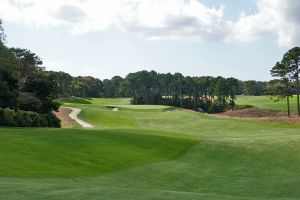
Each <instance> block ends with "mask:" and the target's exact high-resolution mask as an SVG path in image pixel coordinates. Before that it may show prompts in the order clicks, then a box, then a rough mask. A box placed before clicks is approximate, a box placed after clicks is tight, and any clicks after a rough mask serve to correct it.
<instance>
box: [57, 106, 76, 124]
mask: <svg viewBox="0 0 300 200" xmlns="http://www.w3.org/2000/svg"><path fill="white" fill-rule="evenodd" d="M71 112H72V110H71V109H69V108H59V110H58V112H54V114H55V115H56V116H57V117H58V118H59V119H60V120H61V125H62V127H64V128H73V127H74V126H75V125H76V124H77V123H76V121H75V120H73V119H71V118H70V117H69V115H70V113H71Z"/></svg>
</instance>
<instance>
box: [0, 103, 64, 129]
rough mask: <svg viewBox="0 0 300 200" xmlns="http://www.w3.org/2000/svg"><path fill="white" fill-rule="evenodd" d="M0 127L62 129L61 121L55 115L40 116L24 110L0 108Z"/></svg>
mask: <svg viewBox="0 0 300 200" xmlns="http://www.w3.org/2000/svg"><path fill="white" fill-rule="evenodd" d="M0 126H11V127H56V128H60V127H61V125H60V120H59V119H58V118H57V117H56V116H55V115H54V114H53V113H48V114H38V113H35V112H28V111H22V110H17V111H14V110H10V109H1V108H0Z"/></svg>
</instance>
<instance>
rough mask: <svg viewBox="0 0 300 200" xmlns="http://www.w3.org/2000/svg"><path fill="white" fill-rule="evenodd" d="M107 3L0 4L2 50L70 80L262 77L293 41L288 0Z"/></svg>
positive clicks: (21, 0) (1, 0)
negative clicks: (15, 50) (144, 75)
mask: <svg viewBox="0 0 300 200" xmlns="http://www.w3.org/2000/svg"><path fill="white" fill-rule="evenodd" d="M12 2H13V3H12ZM107 2H108V1H96V0H86V1H84V2H83V1H81V0H60V1H58V0H52V1H47V0H44V1H41V0H39V1H38V0H27V1H25V0H15V1H8V0H0V5H2V6H0V17H1V18H2V19H3V20H4V27H5V31H6V34H7V36H8V38H7V45H8V46H14V47H22V48H28V49H30V50H32V51H33V52H36V53H37V54H38V55H39V56H40V57H41V58H42V59H43V61H44V65H45V66H46V68H47V69H48V70H55V71H65V72H68V73H70V74H72V75H74V76H78V75H91V76H94V77H97V78H101V79H104V78H111V77H112V76H114V75H121V76H125V75H126V74H128V73H129V72H135V71H138V70H144V69H145V70H156V71H158V72H181V73H183V74H184V75H191V76H202V75H212V76H218V75H221V76H225V77H231V76H233V77H237V78H239V79H242V80H250V79H255V80H269V79H271V76H270V73H269V71H270V69H271V67H272V66H273V65H274V63H275V62H276V61H277V60H279V59H280V58H281V57H282V55H283V53H285V52H286V51H287V50H288V49H289V48H291V47H294V46H298V45H299V41H300V38H299V37H298V34H296V33H297V32H298V27H299V26H298V25H299V23H300V20H299V19H300V18H299V17H298V15H297V12H296V11H295V12H294V13H293V12H290V11H291V7H292V5H293V7H296V8H297V6H298V8H300V3H299V2H298V3H297V1H295V0H286V1H284V2H285V3H284V4H282V2H283V1H280V0H242V1H241V0H200V1H196V0H143V1H138V0H127V1H126V5H125V4H124V1H123V0H112V1H111V2H112V3H107ZM124 5H125V6H124ZM295 10H297V9H295ZM274 13H275V14H276V15H274ZM289 19H291V20H289ZM286 20H289V21H291V22H290V23H284V22H286ZM294 27H295V28H294Z"/></svg>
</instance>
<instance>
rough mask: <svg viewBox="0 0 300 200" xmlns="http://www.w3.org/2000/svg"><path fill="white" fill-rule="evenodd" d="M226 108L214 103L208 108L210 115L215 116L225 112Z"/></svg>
mask: <svg viewBox="0 0 300 200" xmlns="http://www.w3.org/2000/svg"><path fill="white" fill-rule="evenodd" d="M225 109H226V108H225V107H224V106H223V105H222V104H221V103H219V102H214V103H212V104H211V105H210V106H209V108H208V113H209V114H214V113H221V112H224V111H225Z"/></svg>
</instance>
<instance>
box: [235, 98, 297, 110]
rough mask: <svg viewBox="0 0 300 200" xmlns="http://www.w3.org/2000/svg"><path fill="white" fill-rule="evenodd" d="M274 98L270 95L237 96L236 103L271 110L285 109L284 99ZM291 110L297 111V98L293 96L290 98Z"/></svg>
mask: <svg viewBox="0 0 300 200" xmlns="http://www.w3.org/2000/svg"><path fill="white" fill-rule="evenodd" d="M274 100H276V98H273V99H272V98H271V96H238V97H237V101H236V103H237V104H238V105H252V106H255V107H258V108H264V109H272V110H283V111H286V110H287V102H286V101H284V100H283V101H277V102H275V101H274ZM290 105H291V110H292V111H294V112H296V111H297V98H296V97H295V96H294V97H293V98H291V99H290Z"/></svg>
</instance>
